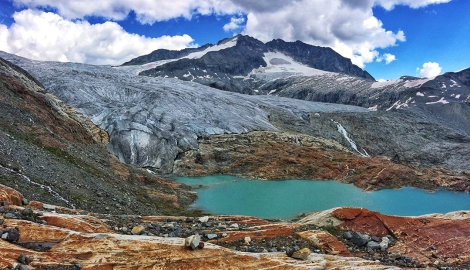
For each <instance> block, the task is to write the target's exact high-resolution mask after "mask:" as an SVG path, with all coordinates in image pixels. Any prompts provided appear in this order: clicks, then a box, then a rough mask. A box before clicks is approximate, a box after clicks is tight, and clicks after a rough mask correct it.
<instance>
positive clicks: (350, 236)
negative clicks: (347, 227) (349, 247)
mask: <svg viewBox="0 0 470 270" xmlns="http://www.w3.org/2000/svg"><path fill="white" fill-rule="evenodd" d="M352 237H353V236H352V234H351V232H345V233H344V234H343V238H344V239H346V240H350V239H351V238H352Z"/></svg>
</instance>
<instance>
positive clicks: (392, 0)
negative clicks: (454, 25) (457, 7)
mask: <svg viewBox="0 0 470 270" xmlns="http://www.w3.org/2000/svg"><path fill="white" fill-rule="evenodd" d="M358 1H360V0H358ZM366 1H368V0H366ZM450 1H451V0H375V4H376V5H378V6H379V5H380V6H382V7H384V8H385V9H387V10H391V9H393V8H394V7H395V6H398V5H406V6H410V7H412V8H420V7H425V6H428V5H432V4H441V3H448V2H450Z"/></svg>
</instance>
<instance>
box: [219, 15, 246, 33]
mask: <svg viewBox="0 0 470 270" xmlns="http://www.w3.org/2000/svg"><path fill="white" fill-rule="evenodd" d="M244 23H245V18H243V17H241V18H237V17H232V18H230V22H229V23H227V24H225V25H224V30H225V31H227V32H228V31H236V30H239V29H241V28H243V27H244Z"/></svg>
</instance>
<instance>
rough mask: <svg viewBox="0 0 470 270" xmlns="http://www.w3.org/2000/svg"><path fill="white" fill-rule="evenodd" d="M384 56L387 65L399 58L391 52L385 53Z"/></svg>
mask: <svg viewBox="0 0 470 270" xmlns="http://www.w3.org/2000/svg"><path fill="white" fill-rule="evenodd" d="M384 58H385V64H387V65H388V64H390V63H392V62H393V61H395V60H397V58H396V57H395V55H393V54H389V53H386V54H384Z"/></svg>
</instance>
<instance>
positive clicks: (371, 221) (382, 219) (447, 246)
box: [331, 208, 470, 264]
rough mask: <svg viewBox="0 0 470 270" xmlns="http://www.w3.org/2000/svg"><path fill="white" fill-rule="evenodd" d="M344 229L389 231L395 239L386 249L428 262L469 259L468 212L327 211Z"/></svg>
mask: <svg viewBox="0 0 470 270" xmlns="http://www.w3.org/2000/svg"><path fill="white" fill-rule="evenodd" d="M331 215H332V217H334V218H337V219H340V220H341V223H340V226H341V227H343V228H344V229H348V230H352V231H359V232H365V233H368V234H370V235H377V236H383V235H386V234H390V235H392V236H394V237H395V238H397V239H398V243H397V245H395V246H394V247H392V248H390V249H389V250H390V251H398V252H399V253H400V254H402V255H404V256H410V257H413V258H415V259H418V260H420V262H421V263H424V264H430V263H433V262H434V261H435V260H436V258H435V257H437V259H438V260H439V259H441V260H444V259H445V261H446V262H447V263H466V262H470V214H469V213H468V212H466V211H460V212H454V213H449V214H446V215H427V216H420V217H398V216H387V215H383V214H380V213H378V212H373V211H369V210H367V209H358V208H340V209H336V210H334V211H333V212H332V213H331Z"/></svg>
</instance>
